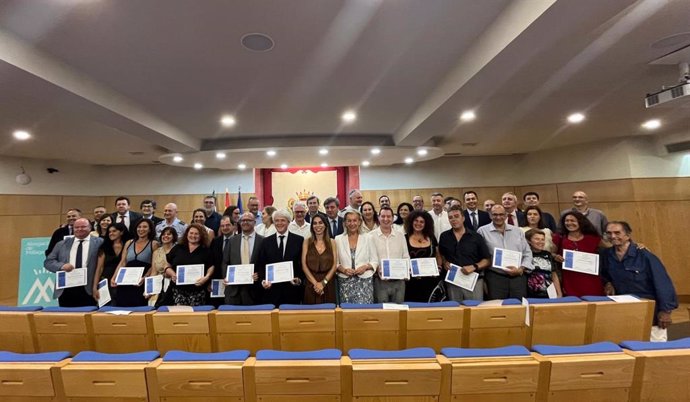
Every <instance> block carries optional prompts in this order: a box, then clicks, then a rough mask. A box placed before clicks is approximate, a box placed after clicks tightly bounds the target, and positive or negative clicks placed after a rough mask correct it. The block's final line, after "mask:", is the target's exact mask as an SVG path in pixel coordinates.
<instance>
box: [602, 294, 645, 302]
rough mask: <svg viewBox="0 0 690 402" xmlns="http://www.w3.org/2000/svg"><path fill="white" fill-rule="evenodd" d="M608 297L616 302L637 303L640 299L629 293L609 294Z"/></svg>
mask: <svg viewBox="0 0 690 402" xmlns="http://www.w3.org/2000/svg"><path fill="white" fill-rule="evenodd" d="M609 299H611V300H613V301H615V302H616V303H639V302H641V301H642V300H640V299H638V298H637V297H635V296H630V295H617V296H609Z"/></svg>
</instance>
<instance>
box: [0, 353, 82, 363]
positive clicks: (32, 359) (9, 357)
mask: <svg viewBox="0 0 690 402" xmlns="http://www.w3.org/2000/svg"><path fill="white" fill-rule="evenodd" d="M70 356H71V355H70V353H69V352H48V353H14V352H0V362H3V363H55V362H59V361H62V360H64V359H66V358H68V357H70Z"/></svg>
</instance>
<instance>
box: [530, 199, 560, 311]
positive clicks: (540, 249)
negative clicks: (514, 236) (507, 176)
mask: <svg viewBox="0 0 690 402" xmlns="http://www.w3.org/2000/svg"><path fill="white" fill-rule="evenodd" d="M530 208H535V207H530ZM529 219H530V218H529V212H527V220H529ZM546 230H548V228H547V229H545V230H543V229H530V230H528V231H527V232H526V233H525V238H526V239H527V243H529V246H530V248H531V249H532V266H533V269H532V270H531V271H529V272H528V273H527V297H535V298H541V299H548V298H556V297H563V292H562V291H561V283H560V281H559V280H558V274H557V273H556V261H555V260H554V258H553V255H552V254H551V252H550V251H549V250H546V249H545V247H546V237H547V235H546Z"/></svg>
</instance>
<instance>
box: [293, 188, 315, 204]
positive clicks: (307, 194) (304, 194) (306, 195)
mask: <svg viewBox="0 0 690 402" xmlns="http://www.w3.org/2000/svg"><path fill="white" fill-rule="evenodd" d="M295 195H297V199H298V200H300V201H306V200H307V198H309V197H311V196H312V195H314V193H313V192H311V191H307V190H306V189H304V190H302V191H300V192H295Z"/></svg>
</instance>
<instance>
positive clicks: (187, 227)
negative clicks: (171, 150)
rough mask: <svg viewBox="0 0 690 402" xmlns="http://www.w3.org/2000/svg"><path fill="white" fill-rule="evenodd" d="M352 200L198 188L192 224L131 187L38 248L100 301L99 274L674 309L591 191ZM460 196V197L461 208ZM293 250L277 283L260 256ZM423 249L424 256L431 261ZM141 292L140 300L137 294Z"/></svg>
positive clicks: (88, 300) (121, 290)
mask: <svg viewBox="0 0 690 402" xmlns="http://www.w3.org/2000/svg"><path fill="white" fill-rule="evenodd" d="M348 199H349V203H348V205H347V206H345V207H344V208H340V202H339V200H338V198H336V197H328V198H326V199H325V200H324V201H323V203H321V202H320V200H319V198H318V197H317V196H315V195H312V196H311V197H309V198H308V199H307V200H306V201H297V202H295V203H294V204H293V205H292V206H291V208H290V210H288V209H278V208H276V207H274V206H270V205H269V206H265V207H264V208H263V210H260V208H259V200H258V199H257V198H256V197H251V198H250V199H249V201H248V202H247V209H248V210H247V211H245V212H242V211H241V210H240V209H239V208H237V207H235V206H230V207H228V208H226V210H225V211H224V212H223V213H222V214H221V213H219V212H218V211H216V204H215V202H216V201H215V198H214V197H213V196H208V197H205V198H204V200H203V203H204V207H203V208H199V209H197V210H195V211H194V213H193V215H192V217H191V218H192V220H191V223H190V224H185V223H184V222H182V221H181V220H180V219H179V218H178V217H177V206H176V205H175V204H173V203H169V204H167V205H166V206H165V208H164V213H163V218H158V217H155V216H154V211H155V207H156V204H155V202H154V201H152V200H144V201H143V202H142V203H141V205H140V208H141V211H142V213H136V212H134V211H131V210H130V202H129V199H128V198H127V197H118V198H117V200H116V203H115V208H116V212H114V213H112V214H107V213H106V209H105V208H104V207H102V206H99V207H97V208H95V209H94V221H92V222H89V221H88V220H87V219H85V218H83V217H81V212H80V211H78V210H76V209H71V210H69V211H67V224H66V225H64V226H63V227H60V228H58V229H57V230H56V231H55V233H54V234H53V237H52V238H51V242H50V245H49V247H48V249H47V250H46V256H47V258H46V261H45V267H46V269H48V270H50V271H52V272H57V271H60V270H63V271H71V270H72V269H74V268H80V267H85V268H88V269H87V275H88V278H87V279H88V281H87V284H86V286H83V287H75V288H67V289H59V290H57V289H56V291H55V297H56V298H58V301H59V303H60V305H62V306H80V305H93V304H95V303H97V300H98V299H99V291H98V282H99V281H101V280H102V279H107V280H108V284H109V287H110V289H109V290H110V294H111V298H112V299H113V301H112V303H113V304H114V305H117V306H139V305H145V304H147V303H149V304H155V303H166V304H176V305H191V306H194V305H201V304H207V303H210V304H215V305H219V304H221V303H225V304H239V305H252V304H259V303H271V304H274V305H280V304H283V303H290V304H300V303H305V304H315V303H375V302H376V303H402V302H405V301H410V302H428V301H430V300H438V299H439V298H443V297H446V298H448V299H450V300H455V301H463V300H484V299H491V300H493V299H506V298H522V297H537V298H546V297H554V296H559V297H560V296H578V297H579V296H586V295H592V296H597V295H613V294H628V293H630V294H635V295H637V296H639V297H643V298H648V299H653V300H655V301H656V310H657V311H656V315H655V322H654V323H655V325H658V326H659V327H660V328H661V329H664V328H666V327H667V326H668V325H669V324H670V322H671V319H670V312H671V311H672V310H673V309H675V308H677V305H678V303H677V299H676V294H675V290H674V287H673V284H672V282H671V280H670V278H669V276H668V274H667V273H666V270H665V268H664V266H663V264H662V263H661V262H660V261H659V259H658V258H657V257H656V256H654V254H652V253H651V252H650V251H649V250H647V249H646V248H644V246H640V245H638V244H636V243H635V242H633V241H632V238H631V235H632V230H631V228H630V225H629V224H627V223H626V222H623V221H612V222H608V220H607V218H606V216H605V215H604V213H603V212H602V211H600V210H597V209H594V208H590V207H589V205H588V199H587V195H586V194H585V193H584V192H582V191H577V192H575V193H574V194H573V207H572V208H569V209H567V210H564V211H562V213H561V214H560V217H559V219H555V218H554V217H553V216H552V215H551V214H549V213H547V212H545V211H543V210H542V209H541V208H540V207H539V194H537V193H536V192H528V193H525V194H524V195H523V205H524V209H522V210H521V209H519V208H518V199H517V196H516V195H515V194H513V193H510V192H508V193H505V194H503V196H502V198H501V202H500V203H495V202H493V201H492V200H486V201H485V202H484V209H481V208H479V197H478V195H477V193H476V192H474V191H466V192H465V193H464V194H463V200H459V199H456V198H454V197H445V198H444V197H443V195H442V194H441V193H434V194H432V195H431V199H430V201H431V209H430V210H428V211H427V210H425V207H424V198H423V197H421V196H415V197H413V199H412V203H407V202H403V203H400V204H399V205H398V206H397V208H396V210H395V211H394V210H393V209H392V208H391V204H390V198H389V197H388V196H386V195H382V196H381V197H379V199H378V206H375V205H374V204H373V203H372V202H370V201H364V200H363V197H362V193H361V192H360V191H359V190H356V189H355V190H351V191H350V192H349V194H348ZM463 207H464V208H463ZM497 249H500V250H510V251H513V252H518V253H519V254H520V256H521V258H520V262H519V264H514V265H510V266H504V267H498V266H494V264H493V256H494V253H495V250H497ZM564 250H573V251H578V252H584V253H590V254H594V255H597V256H598V258H599V262H600V270H599V274H598V275H593V274H591V273H582V272H576V271H573V270H568V269H561V263H562V262H563V254H564ZM417 258H426V259H433V260H434V261H435V263H436V265H437V267H438V275H435V276H423V277H419V276H413V277H410V276H409V275H408V276H407V277H406V278H405V279H387V278H384V275H382V261H385V260H400V259H417ZM288 261H289V262H291V265H292V273H293V274H292V278H291V279H290V280H289V281H281V282H280V283H273V282H272V281H271V278H270V277H267V275H266V266H267V265H270V264H274V263H281V262H288ZM427 261H428V260H427ZM247 264H253V266H254V274H253V277H252V280H253V283H252V284H241V285H235V284H231V283H229V282H228V281H227V278H226V269H227V267H228V266H229V265H230V266H236V265H247ZM186 265H203V267H204V270H203V276H201V278H199V279H198V280H197V281H196V283H194V284H185V285H182V284H179V285H178V284H177V267H178V266H186ZM123 267H144V268H145V269H144V273H143V274H142V278H141V281H140V282H139V285H138V286H132V285H128V286H118V285H117V283H116V280H115V278H117V276H118V272H119V270H120V269H122V268H123ZM451 269H454V270H456V272H459V273H460V274H462V275H470V274H472V273H473V272H476V273H477V274H478V279H477V281H476V284H475V286H474V288H472V289H466V288H463V287H459V286H457V285H456V284H455V283H451V282H449V281H446V280H445V279H446V275H447V272H448V271H450V270H451ZM155 275H162V276H163V277H165V278H166V280H165V282H166V286H164V290H163V293H161V294H160V295H144V289H143V282H144V278H145V277H150V276H155ZM214 279H216V280H221V281H223V283H224V284H225V285H226V287H225V297H224V298H222V297H220V298H218V297H216V298H210V297H209V290H210V285H211V281H212V280H214ZM147 299H148V300H147Z"/></svg>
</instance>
